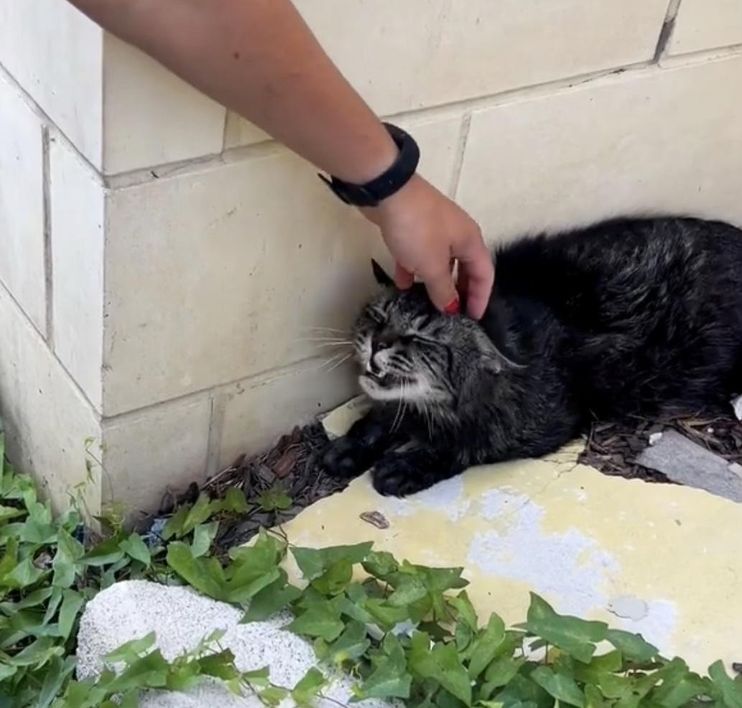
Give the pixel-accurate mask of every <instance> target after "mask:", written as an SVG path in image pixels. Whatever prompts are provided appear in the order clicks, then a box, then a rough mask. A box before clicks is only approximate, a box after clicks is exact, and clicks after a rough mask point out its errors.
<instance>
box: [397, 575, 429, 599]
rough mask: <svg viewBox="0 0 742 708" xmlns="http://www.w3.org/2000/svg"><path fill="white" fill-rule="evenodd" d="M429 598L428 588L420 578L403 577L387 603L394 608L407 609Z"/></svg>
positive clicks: (414, 576) (415, 576) (416, 576)
mask: <svg viewBox="0 0 742 708" xmlns="http://www.w3.org/2000/svg"><path fill="white" fill-rule="evenodd" d="M427 596H428V588H427V587H426V585H425V583H424V582H423V579H422V578H421V577H420V576H418V575H402V576H401V578H400V580H399V582H398V583H397V585H396V588H395V590H394V592H393V593H392V594H391V595H390V596H389V597H388V598H387V603H388V604H389V605H391V606H392V607H406V606H407V605H411V604H412V603H414V602H417V601H418V600H422V599H423V598H425V597H427Z"/></svg>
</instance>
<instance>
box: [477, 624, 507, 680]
mask: <svg viewBox="0 0 742 708" xmlns="http://www.w3.org/2000/svg"><path fill="white" fill-rule="evenodd" d="M504 639H505V623H504V622H503V621H502V619H501V618H500V617H499V616H498V615H496V614H493V615H492V616H491V617H490V621H489V622H488V623H487V627H486V629H485V630H484V631H483V632H482V633H481V634H480V635H479V636H478V637H477V638H476V639H475V640H474V642H473V644H472V651H471V659H470V661H469V676H470V677H471V678H472V679H476V678H477V677H478V676H479V675H480V674H481V673H482V672H483V671H484V670H485V669H486V668H487V667H488V666H489V665H490V663H492V661H493V660H494V658H495V657H496V656H497V651H498V649H499V648H500V645H501V644H502V642H503V641H504Z"/></svg>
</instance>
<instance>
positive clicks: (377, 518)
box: [360, 511, 389, 529]
mask: <svg viewBox="0 0 742 708" xmlns="http://www.w3.org/2000/svg"><path fill="white" fill-rule="evenodd" d="M360 518H361V520H362V521H365V522H366V523H367V524H371V526H376V528H377V529H388V528H389V521H388V520H387V518H386V516H384V514H382V513H381V512H379V511H364V512H363V513H362V514H361V515H360Z"/></svg>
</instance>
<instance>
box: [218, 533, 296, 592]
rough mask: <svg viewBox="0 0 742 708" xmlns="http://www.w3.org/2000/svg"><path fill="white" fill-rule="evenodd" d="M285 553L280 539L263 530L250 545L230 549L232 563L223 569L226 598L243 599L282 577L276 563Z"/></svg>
mask: <svg viewBox="0 0 742 708" xmlns="http://www.w3.org/2000/svg"><path fill="white" fill-rule="evenodd" d="M284 553H285V546H284V544H283V542H281V541H278V539H276V538H275V537H273V536H269V535H268V534H265V533H263V534H261V535H260V536H259V537H258V540H257V541H256V542H255V543H254V544H253V545H252V546H243V547H240V548H238V549H233V550H232V551H231V552H230V555H231V556H232V559H233V560H232V563H231V565H229V566H228V567H227V568H226V570H225V578H226V583H225V585H224V588H225V591H226V597H225V599H226V600H227V601H228V602H233V603H246V602H247V601H248V600H250V599H251V598H252V597H253V596H255V595H256V594H257V593H258V592H260V591H261V590H263V589H264V588H266V587H268V586H269V585H271V584H272V583H274V582H275V581H276V580H278V579H279V578H280V577H281V573H280V569H279V567H278V565H279V563H280V561H281V559H282V558H283V554H284Z"/></svg>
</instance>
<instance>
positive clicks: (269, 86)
mask: <svg viewBox="0 0 742 708" xmlns="http://www.w3.org/2000/svg"><path fill="white" fill-rule="evenodd" d="M69 1H70V2H71V3H72V4H73V5H75V6H76V7H77V8H78V9H80V10H82V11H83V12H85V13H86V14H87V15H88V16H90V17H91V18H92V19H93V20H94V21H96V22H98V23H99V24H100V25H101V26H103V27H104V28H105V29H107V30H109V31H110V32H112V33H113V34H115V35H117V36H119V37H120V38H121V39H123V40H124V41H127V42H129V43H130V44H133V45H135V46H137V47H139V48H140V49H142V50H143V51H144V52H146V53H147V54H149V55H150V56H152V57H153V58H155V59H156V60H158V61H159V62H160V63H162V64H163V65H164V66H166V67H168V68H169V69H170V70H171V71H173V72H174V73H176V74H178V75H179V76H181V77H182V78H183V79H184V80H186V81H187V82H189V83H190V84H192V85H193V86H195V87H196V88H198V89H199V90H201V91H202V92H203V93H205V94H207V95H208V96H211V97H212V98H213V99H215V100H216V101H218V102H220V103H222V104H223V105H225V106H227V107H228V108H229V109H231V110H233V111H235V112H237V113H239V114H241V115H243V116H244V117H246V118H247V119H248V120H250V121H251V122H252V123H254V124H255V125H257V126H259V127H260V128H262V129H263V130H265V131H266V132H267V133H269V134H270V135H271V136H273V137H274V138H275V139H276V140H278V141H280V142H281V143H283V144H284V145H286V146H287V147H288V148H290V149H291V150H293V151H294V152H296V153H297V154H299V155H301V156H302V157H304V158H305V159H307V160H308V161H310V162H312V163H313V164H315V165H316V166H317V167H319V168H320V169H322V170H324V171H326V172H328V173H330V174H332V175H335V176H337V177H339V178H340V179H342V180H344V181H346V182H351V183H355V184H361V183H364V182H367V181H369V180H371V179H373V178H375V177H377V176H378V175H379V174H381V173H383V172H384V171H385V170H386V169H387V168H388V167H389V166H390V165H391V164H392V163H393V162H394V160H395V158H396V156H397V147H396V145H395V143H394V141H393V140H392V139H391V137H390V136H389V134H388V133H387V131H386V129H385V128H384V126H383V125H382V124H381V122H380V121H379V119H378V118H377V117H376V116H375V115H374V113H373V112H372V111H371V109H370V108H369V107H368V106H367V105H366V103H365V102H364V101H363V100H362V99H361V98H360V96H359V95H358V94H357V93H356V92H355V90H354V89H353V88H352V87H351V86H350V84H349V83H348V82H347V81H346V80H345V78H344V77H343V76H342V74H341V73H340V72H339V71H338V69H337V68H336V67H335V66H334V64H333V63H332V61H331V60H330V59H329V57H328V56H327V55H326V53H325V52H324V50H323V49H322V48H321V46H320V45H319V43H318V42H317V40H316V39H315V38H314V36H313V35H312V33H311V31H310V30H309V28H308V27H307V25H306V24H305V22H304V21H303V19H302V18H301V16H300V15H299V13H298V12H297V10H296V9H295V7H294V6H293V4H292V3H291V2H289V0H69ZM364 213H365V215H366V216H367V217H368V218H369V219H370V220H371V221H373V222H374V223H376V224H377V225H378V226H379V228H380V230H381V233H382V236H383V238H384V240H385V242H386V244H387V246H388V247H389V249H390V251H391V253H392V255H393V256H394V257H395V259H396V261H397V264H398V265H397V272H396V280H397V284H398V285H400V286H402V287H405V286H408V285H409V284H411V280H412V275H411V274H413V273H414V274H416V275H418V276H419V277H420V278H421V279H422V280H423V281H424V282H425V284H426V286H427V288H428V292H429V294H430V297H431V299H432V300H433V302H434V303H435V304H436V306H438V307H439V308H440V309H443V308H445V307H446V306H447V305H448V304H449V303H450V302H451V301H452V300H453V299H455V297H456V290H455V288H454V283H453V280H452V277H451V274H450V270H449V261H450V259H451V258H458V259H459V261H460V264H461V266H460V267H461V269H462V272H463V273H464V277H465V279H467V278H468V283H469V284H468V300H467V302H468V310H469V314H471V315H472V316H474V317H477V318H478V317H480V316H481V314H482V313H483V311H484V307H485V305H486V301H487V299H488V297H489V293H490V290H491V286H492V277H493V274H492V264H491V261H490V256H489V253H488V252H487V249H486V247H485V246H484V243H483V241H482V238H481V234H480V231H479V227H478V226H477V225H476V223H475V222H474V221H473V220H472V219H471V217H469V216H468V215H467V214H466V213H465V212H464V211H463V210H461V209H460V208H459V207H458V206H456V205H455V204H454V203H453V202H452V201H451V200H449V199H448V198H447V197H445V196H444V195H443V194H441V193H440V192H438V190H436V189H435V188H434V187H433V186H432V185H430V184H429V183H428V182H426V181H425V180H424V179H423V178H422V177H420V176H418V175H415V176H414V177H413V178H412V179H411V180H410V181H409V182H408V183H407V184H406V185H405V186H404V187H403V188H402V189H400V190H399V191H398V192H397V193H396V194H394V195H392V196H391V197H389V198H387V199H385V200H383V201H382V202H381V203H380V204H379V206H378V207H375V208H373V209H365V210H364Z"/></svg>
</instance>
